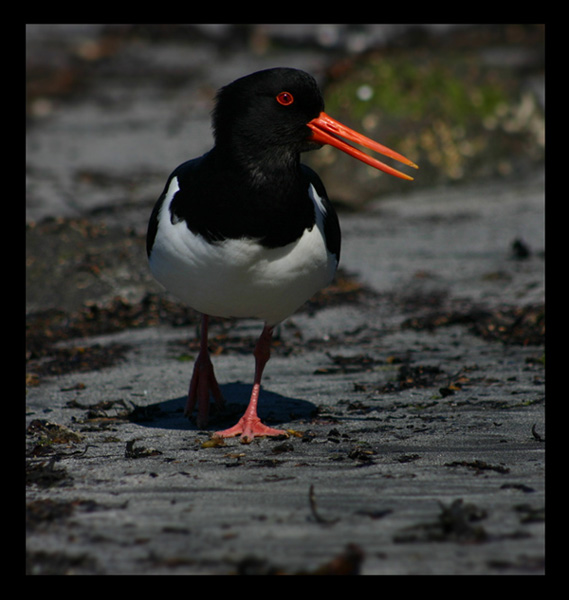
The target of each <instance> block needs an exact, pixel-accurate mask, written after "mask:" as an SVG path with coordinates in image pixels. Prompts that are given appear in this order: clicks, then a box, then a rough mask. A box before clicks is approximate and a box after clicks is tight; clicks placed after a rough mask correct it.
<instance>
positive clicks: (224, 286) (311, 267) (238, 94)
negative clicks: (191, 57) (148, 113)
mask: <svg viewBox="0 0 569 600" xmlns="http://www.w3.org/2000/svg"><path fill="white" fill-rule="evenodd" d="M213 131H214V139H215V144H214V147H213V148H212V149H211V150H210V151H209V152H207V153H206V154H204V155H203V156H201V157H199V158H195V159H193V160H189V161H187V162H185V163H183V164H181V165H180V166H179V167H178V168H177V169H176V170H175V171H174V172H173V173H172V174H171V175H170V177H169V178H168V180H167V182H166V186H165V188H164V191H163V193H162V195H161V196H160V198H159V199H158V201H157V203H156V205H155V207H154V210H153V212H152V215H151V218H150V223H149V226H148V234H147V253H148V258H149V263H150V269H151V271H152V273H153V275H154V277H155V278H156V279H157V280H158V282H160V283H161V284H162V285H163V286H164V287H165V288H166V289H168V290H170V291H171V292H172V293H173V294H174V295H175V296H177V297H178V298H179V299H181V300H182V301H183V302H185V303H187V304H188V305H189V306H190V307H192V308H194V309H195V310H196V311H199V312H200V313H201V314H202V322H201V343H200V351H199V354H198V357H197V359H196V361H195V364H194V370H193V374H192V378H191V382H190V388H189V393H188V400H187V404H186V408H185V413H186V415H188V416H189V415H190V414H191V413H192V411H193V409H194V408H195V407H196V405H197V424H198V427H204V426H205V425H206V424H207V421H208V413H209V402H210V394H211V396H213V399H214V401H215V403H216V405H217V406H218V407H222V406H223V403H224V400H223V397H222V394H221V391H220V388H219V386H218V384H217V381H216V378H215V374H214V370H213V365H212V362H211V360H210V356H209V351H208V344H207V340H208V316H216V317H248V318H249V317H252V318H258V319H261V320H262V321H263V322H264V328H263V330H262V333H261V335H260V337H259V340H258V342H257V344H256V347H255V351H254V356H255V378H254V383H253V389H252V393H251V399H250V402H249V405H248V407H247V409H246V411H245V413H244V415H243V417H242V418H241V419H240V420H239V422H238V423H237V424H236V425H235V426H234V427H231V428H229V429H226V430H224V431H219V432H217V433H215V434H214V435H216V436H220V437H230V436H236V435H240V436H241V439H242V441H244V442H248V441H250V440H251V439H253V438H254V437H255V436H267V435H269V436H271V435H280V434H284V433H285V432H284V431H282V430H279V429H273V428H271V427H267V426H266V425H264V424H263V423H261V421H260V419H259V417H258V416H257V403H258V399H259V391H260V386H261V377H262V374H263V369H264V367H265V364H266V363H267V361H268V359H269V356H270V345H271V337H272V333H273V329H274V327H275V326H276V325H277V324H278V323H280V322H281V321H282V320H283V319H285V318H286V317H288V316H289V315H291V314H292V313H293V312H294V311H295V310H296V309H298V308H299V307H300V306H301V305H302V304H303V303H304V302H305V301H306V300H308V299H309V298H310V297H311V296H312V295H313V294H315V293H316V292H317V291H318V290H320V289H321V288H323V287H325V286H326V285H328V284H329V283H330V282H331V280H332V278H333V276H334V273H335V271H336V268H337V266H338V261H339V259H340V227H339V223H338V217H337V216H336V213H335V211H334V208H333V207H332V205H331V204H330V202H329V200H328V197H327V195H326V190H325V189H324V186H323V184H322V182H321V180H320V178H319V177H318V175H317V174H316V173H315V172H314V171H313V170H311V169H309V168H308V167H307V166H305V165H302V164H301V163H300V154H301V152H304V151H307V150H313V149H316V148H319V147H321V146H322V145H323V144H330V145H332V146H334V147H336V148H339V149H340V150H343V151H344V152H346V153H348V154H350V155H351V156H353V157H355V158H357V159H358V160H361V161H363V162H365V163H367V164H368V165H371V166H372V167H375V168H377V169H380V170H382V171H385V172H386V173H390V174H391V175H395V176H397V177H401V178H404V179H412V177H409V176H408V175H405V174H403V173H401V172H399V171H396V170H395V169H393V168H392V167H389V166H387V165H385V164H383V163H381V162H379V161H378V160H376V159H375V158H372V157H371V156H369V155H368V154H366V153H364V152H362V151H361V150H358V149H356V148H355V147H353V146H351V145H350V144H348V143H346V142H345V141H343V140H341V139H340V137H338V136H341V137H343V138H346V139H348V140H350V141H353V142H355V143H357V144H360V145H363V146H365V147H367V148H369V149H371V150H375V151H377V152H379V153H381V154H383V155H386V156H389V157H391V158H393V159H396V160H398V161H400V162H402V163H404V164H406V165H409V166H412V167H416V165H415V164H414V163H412V162H411V161H410V160H408V159H406V158H405V157H403V156H401V155H400V154H398V153H396V152H393V151H392V150H390V149H388V148H386V147H385V146H382V145H381V144H378V143H377V142H374V141H373V140H370V139H368V138H366V137H365V136H363V135H361V134H359V133H357V132H355V131H353V130H351V129H349V128H348V127H345V126H344V125H342V124H341V123H339V122H338V121H336V120H334V119H332V118H331V117H329V116H328V115H327V114H326V113H325V112H324V101H323V99H322V94H321V93H320V90H319V88H318V85H317V83H316V81H315V80H314V78H313V77H312V76H310V75H308V74H307V73H305V72H303V71H300V70H297V69H289V68H275V69H267V70H264V71H258V72H256V73H253V74H251V75H248V76H245V77H242V78H240V79H237V80H236V81H234V82H233V83H230V84H229V85H227V86H225V87H223V88H222V89H221V90H220V91H219V92H218V94H217V97H216V104H215V109H214V111H213Z"/></svg>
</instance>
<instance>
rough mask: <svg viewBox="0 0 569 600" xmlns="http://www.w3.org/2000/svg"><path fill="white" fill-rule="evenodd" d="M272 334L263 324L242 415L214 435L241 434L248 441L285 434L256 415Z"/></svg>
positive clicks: (269, 353)
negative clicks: (247, 402) (253, 374)
mask: <svg viewBox="0 0 569 600" xmlns="http://www.w3.org/2000/svg"><path fill="white" fill-rule="evenodd" d="M272 336H273V328H272V327H269V326H268V325H265V327H264V328H263V332H262V333H261V336H260V337H259V340H258V341H257V345H256V346H255V352H254V355H255V380H254V382H253V390H252V392H251V399H250V400H249V405H248V406H247V410H246V411H245V413H244V415H243V416H242V417H241V419H239V421H238V423H237V425H234V426H233V427H230V428H229V429H225V430H223V431H217V432H216V433H215V434H214V435H215V436H216V437H233V436H236V435H241V440H242V441H243V442H250V441H251V440H252V439H253V438H254V437H258V436H265V435H286V431H283V430H282V429H273V428H272V427H267V426H266V425H263V423H261V419H259V417H258V416H257V403H258V402H259V392H260V391H261V377H262V376H263V369H264V368H265V365H266V364H267V361H268V360H269V358H270V357H271V339H272Z"/></svg>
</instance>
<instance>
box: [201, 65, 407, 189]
mask: <svg viewBox="0 0 569 600" xmlns="http://www.w3.org/2000/svg"><path fill="white" fill-rule="evenodd" d="M213 126H214V132H215V140H216V147H217V149H218V150H219V151H221V152H222V153H224V154H226V155H227V154H230V155H232V156H234V157H236V158H238V160H240V161H241V162H247V163H248V164H249V165H254V166H255V168H257V165H259V164H263V165H265V166H268V167H269V168H270V167H271V166H272V167H275V166H277V165H283V164H288V165H290V164H297V163H298V160H299V155H300V152H303V151H305V150H311V149H314V148H319V147H320V146H321V145H322V144H330V145H332V146H334V147H335V148H338V149H340V150H342V151H343V152H346V153H347V154H349V155H350V156H353V157H354V158H357V159H358V160H361V161H362V162H365V163H366V164H368V165H370V166H372V167H375V168H376V169H380V170H381V171H384V172H386V173H390V174H391V175H395V176H396V177H401V178H403V179H412V177H410V176H409V175H406V174H404V173H401V172H399V171H397V170H396V169H394V168H393V167H389V166H387V165H385V164H384V163H382V162H380V161H378V160H377V159H375V158H372V157H371V156H369V155H368V154H365V153H363V152H362V151H361V150H358V149H356V148H354V147H353V146H351V145H350V144H348V143H346V142H345V141H343V140H340V139H339V137H338V136H341V137H343V138H346V139H348V140H350V141H353V142H356V143H357V144H360V145H363V146H365V147H367V148H370V149H372V150H374V151H376V152H379V153H380V154H384V155H385V156H389V157H390V158H393V159H395V160H398V161H400V162H403V163H404V164H406V165H409V166H412V167H415V168H417V165H415V163H413V162H411V161H410V160H409V159H407V158H405V157H404V156H402V155H401V154H399V153H397V152H394V151H393V150H390V149H389V148H386V147H385V146H383V145H381V144H379V143H377V142H375V141H373V140H370V139H369V138H367V137H365V136H363V135H362V134H360V133H358V132H357V131H354V130H352V129H350V128H349V127H346V126H345V125H343V124H342V123H340V122H338V121H336V120H335V119H333V118H332V117H330V116H329V115H327V114H326V113H325V112H324V100H323V98H322V94H321V93H320V89H319V88H318V84H317V83H316V81H315V79H314V78H313V77H312V76H311V75H309V74H308V73H305V72H304V71H300V70H298V69H289V68H276V69H267V70H265V71H258V72H256V73H252V74H251V75H247V76H246V77H242V78H241V79H237V80H236V81H234V82H233V83H230V84H229V85H227V86H225V87H224V88H222V89H221V90H220V91H219V93H218V95H217V104H216V107H215V110H214V112H213Z"/></svg>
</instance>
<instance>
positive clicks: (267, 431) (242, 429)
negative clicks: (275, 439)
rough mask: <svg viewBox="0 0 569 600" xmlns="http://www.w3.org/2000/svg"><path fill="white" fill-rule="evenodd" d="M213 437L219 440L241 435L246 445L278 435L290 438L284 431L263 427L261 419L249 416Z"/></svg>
mask: <svg viewBox="0 0 569 600" xmlns="http://www.w3.org/2000/svg"><path fill="white" fill-rule="evenodd" d="M213 435H214V437H219V438H226V437H235V436H237V435H240V436H241V441H242V442H244V443H246V444H248V443H249V442H251V441H252V440H253V438H255V437H263V436H276V435H286V436H287V437H288V434H287V432H286V431H285V430H284V429H273V428H272V427H268V426H267V425H263V423H261V419H259V417H257V416H251V415H248V414H245V415H243V416H242V417H241V419H239V421H238V423H237V425H234V426H233V427H230V428H229V429H224V430H223V431H216V432H215V433H214V434H213Z"/></svg>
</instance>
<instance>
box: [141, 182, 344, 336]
mask: <svg viewBox="0 0 569 600" xmlns="http://www.w3.org/2000/svg"><path fill="white" fill-rule="evenodd" d="M178 190H179V186H178V180H177V178H175V177H174V178H173V179H172V182H171V183H170V187H169V189H168V192H167V195H166V198H165V199H164V202H163V203H162V207H161V209H160V214H159V222H158V231H157V233H156V238H155V241H154V245H153V248H152V253H151V256H150V269H151V271H152V273H153V275H154V277H155V278H156V279H157V280H158V281H159V282H160V283H161V284H162V285H163V286H164V287H165V288H166V289H168V290H169V291H170V292H172V293H173V294H174V295H176V296H177V297H178V298H179V299H180V300H182V301H183V302H185V303H187V304H188V305H189V306H191V307H192V308H194V309H195V310H197V311H199V312H201V313H204V314H208V315H212V316H218V317H255V318H258V319H262V320H264V321H265V322H267V323H268V324H269V325H274V324H276V323H278V322H280V321H282V320H283V319H285V318H286V317H287V316H289V315H290V314H292V313H293V312H294V311H295V310H297V309H298V308H299V307H300V306H301V305H302V304H303V303H304V302H305V301H306V300H308V299H309V298H310V297H311V296H313V295H314V294H315V293H316V292H317V291H318V290H320V289H321V288H322V287H324V286H326V285H328V283H330V281H331V280H332V278H333V276H334V273H335V271H336V267H337V261H336V258H335V256H333V255H331V254H330V253H329V252H328V251H327V249H326V243H325V240H324V226H323V221H324V217H325V212H324V209H323V206H322V202H321V199H320V198H319V197H318V195H317V193H316V190H315V189H314V187H313V186H310V196H311V198H312V201H313V202H314V209H315V211H316V226H315V227H313V228H312V229H311V230H305V231H304V233H303V235H302V236H301V237H300V238H299V239H298V240H297V241H295V242H293V243H291V244H288V245H287V246H283V247H282V248H264V247H263V246H261V244H259V243H258V242H256V241H255V240H251V239H237V240H226V241H224V242H219V243H215V244H210V243H209V242H207V241H206V240H205V239H204V238H203V237H202V236H200V235H195V234H193V233H192V232H191V231H190V230H189V229H188V227H187V225H186V223H185V221H180V222H176V223H172V221H171V218H170V204H171V202H172V199H173V198H174V195H175V194H176V192H177V191H178Z"/></svg>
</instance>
